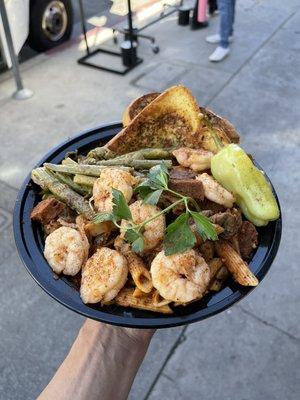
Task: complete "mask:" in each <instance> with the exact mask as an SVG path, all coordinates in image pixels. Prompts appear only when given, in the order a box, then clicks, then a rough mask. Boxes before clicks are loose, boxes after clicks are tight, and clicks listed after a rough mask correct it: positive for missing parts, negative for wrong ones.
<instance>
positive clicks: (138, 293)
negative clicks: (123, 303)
mask: <svg viewBox="0 0 300 400" xmlns="http://www.w3.org/2000/svg"><path fill="white" fill-rule="evenodd" d="M142 296H145V292H142V291H141V289H139V288H138V287H136V288H135V289H134V291H133V297H142Z"/></svg>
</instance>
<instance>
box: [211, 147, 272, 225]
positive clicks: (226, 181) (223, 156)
mask: <svg viewBox="0 0 300 400" xmlns="http://www.w3.org/2000/svg"><path fill="white" fill-rule="evenodd" d="M211 172H212V174H213V177H214V178H215V179H216V180H217V181H218V182H219V183H220V184H221V185H222V186H223V187H225V188H226V189H227V190H229V191H231V192H232V193H233V194H234V196H235V198H236V203H237V204H238V206H239V207H240V208H241V210H242V212H243V214H244V215H245V217H246V218H247V219H248V220H249V221H251V222H252V223H253V224H254V225H256V226H263V225H267V223H268V222H269V221H272V220H275V219H277V218H278V217H279V207H278V204H277V201H276V199H275V197H274V194H273V192H272V189H271V186H270V184H269V182H268V181H267V179H266V177H265V176H264V174H263V173H262V172H261V171H260V170H259V169H258V168H256V167H255V165H254V164H253V162H252V161H251V159H250V158H249V156H248V155H247V154H246V153H245V151H244V150H243V149H241V148H240V147H239V146H238V145H236V144H230V145H228V146H225V147H223V148H222V149H221V150H220V151H219V152H218V153H217V154H216V155H214V156H213V157H212V160H211Z"/></svg>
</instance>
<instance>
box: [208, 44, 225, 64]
mask: <svg viewBox="0 0 300 400" xmlns="http://www.w3.org/2000/svg"><path fill="white" fill-rule="evenodd" d="M229 53H230V50H229V48H227V49H225V48H224V47H221V46H218V47H217V48H216V50H215V51H214V52H213V53H212V54H211V55H210V56H209V57H208V59H209V61H212V62H219V61H222V60H224V58H225V57H227V56H228V54H229Z"/></svg>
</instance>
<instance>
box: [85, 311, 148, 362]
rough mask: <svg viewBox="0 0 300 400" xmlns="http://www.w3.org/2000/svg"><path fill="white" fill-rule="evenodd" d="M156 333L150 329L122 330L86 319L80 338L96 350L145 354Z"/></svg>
mask: <svg viewBox="0 0 300 400" xmlns="http://www.w3.org/2000/svg"><path fill="white" fill-rule="evenodd" d="M154 332H155V331H154V330H150V329H131V328H120V327H117V326H113V325H107V324H104V323H101V322H96V321H93V320H91V319H86V321H85V322H84V324H83V326H82V328H81V330H80V334H79V337H82V339H83V342H84V343H85V344H86V345H91V346H92V347H93V348H94V349H97V348H98V349H104V350H109V349H110V348H118V349H119V350H120V351H121V350H128V352H130V353H134V354H136V353H139V352H142V353H143V354H144V353H145V352H146V350H147V348H148V346H149V343H150V341H151V338H152V336H153V334H154Z"/></svg>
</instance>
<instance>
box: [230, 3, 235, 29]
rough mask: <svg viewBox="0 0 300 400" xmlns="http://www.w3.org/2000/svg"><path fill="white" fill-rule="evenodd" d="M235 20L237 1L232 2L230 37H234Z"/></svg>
mask: <svg viewBox="0 0 300 400" xmlns="http://www.w3.org/2000/svg"><path fill="white" fill-rule="evenodd" d="M234 19H235V0H231V24H230V25H231V29H230V36H233V25H234Z"/></svg>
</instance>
